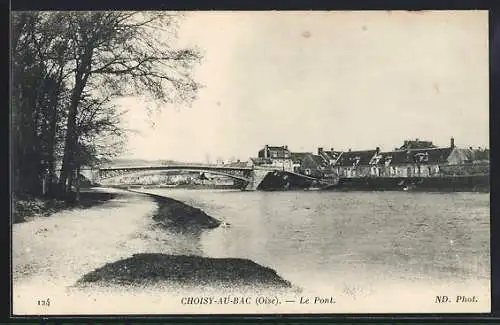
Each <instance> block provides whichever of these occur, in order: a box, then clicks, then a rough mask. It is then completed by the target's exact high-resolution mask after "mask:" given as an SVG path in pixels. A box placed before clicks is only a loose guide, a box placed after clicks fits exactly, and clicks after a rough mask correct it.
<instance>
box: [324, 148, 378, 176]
mask: <svg viewBox="0 0 500 325" xmlns="http://www.w3.org/2000/svg"><path fill="white" fill-rule="evenodd" d="M379 152H380V149H379V148H377V149H375V150H358V151H352V150H351V149H349V151H346V152H343V153H342V154H340V155H339V157H338V158H337V160H336V162H335V164H334V166H333V171H334V173H336V174H337V175H338V176H339V177H367V176H370V175H371V173H372V166H373V165H374V161H375V160H374V158H375V157H376V156H377V155H378V154H379Z"/></svg>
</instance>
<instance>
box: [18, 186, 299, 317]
mask: <svg viewBox="0 0 500 325" xmlns="http://www.w3.org/2000/svg"><path fill="white" fill-rule="evenodd" d="M96 191H97V192H102V193H110V194H112V195H113V197H114V198H113V199H111V200H108V201H106V202H104V203H103V204H101V205H97V206H93V207H90V208H88V209H73V210H63V211H59V212H57V213H55V214H52V215H51V216H50V217H47V218H34V219H32V220H31V221H29V222H24V223H18V224H14V225H13V228H12V241H13V247H12V270H13V304H14V306H13V308H14V313H15V314H16V315H23V314H66V313H94V314H95V313H102V314H106V313H109V312H110V310H111V309H108V308H107V307H106V306H107V304H106V303H105V302H106V301H107V300H108V299H109V298H112V297H111V296H113V297H115V296H116V295H118V296H120V295H123V297H121V298H120V301H121V302H123V303H124V305H125V306H128V307H127V308H129V309H126V310H122V311H121V313H134V312H136V310H135V309H134V308H135V295H136V294H137V293H141V292H147V291H151V290H152V291H155V292H156V291H157V292H165V291H164V290H166V289H164V288H165V285H166V284H168V283H169V282H174V283H177V284H180V285H191V286H194V287H195V288H197V289H196V290H198V291H199V290H205V286H209V285H210V286H212V287H217V288H221V289H224V288H228V289H231V290H235V289H236V290H238V289H239V288H238V287H235V285H238V284H241V285H243V284H244V285H248V286H250V287H251V288H253V287H269V286H273V285H274V286H278V287H282V288H288V287H290V283H288V282H287V281H285V280H283V279H281V277H279V276H278V275H277V274H276V272H275V271H273V270H271V269H268V268H266V267H264V266H261V265H259V264H256V263H254V262H252V261H250V260H247V259H237V258H234V259H233V258H226V259H217V258H211V257H207V256H203V255H204V253H203V250H202V249H201V247H200V243H199V235H200V232H201V231H204V230H208V229H212V228H214V227H216V226H217V225H218V221H217V220H216V219H215V218H212V217H210V216H208V215H207V214H205V213H204V212H203V211H201V210H199V209H196V208H193V207H190V206H188V205H186V204H183V203H182V202H180V201H176V200H172V199H168V198H164V197H161V196H154V195H149V194H145V193H136V192H129V191H123V190H118V189H104V188H99V189H96ZM183 219H189V220H188V221H186V220H183ZM179 230H180V231H179ZM86 285H88V286H86ZM127 288H129V289H130V288H132V289H133V290H135V291H134V293H133V294H131V293H130V294H128V293H127V292H128V291H127V290H129V289H127ZM162 288H163V289H162ZM167 289H168V287H167ZM106 292H108V293H107V294H106ZM40 295H41V296H40ZM96 295H99V297H100V298H99V299H97V298H93V300H92V299H90V298H91V297H96ZM34 296H36V297H38V296H40V298H43V297H50V299H51V301H52V306H51V307H50V308H41V307H40V306H37V305H36V303H34V302H33V299H34ZM42 296H43V297H42ZM113 299H114V298H113ZM127 302H128V303H127ZM154 303H155V301H154V297H151V301H150V304H151V305H152V307H154V306H153V305H154ZM177 303H178V302H177ZM137 307H138V308H139V307H141V306H137ZM141 308H142V307H141ZM154 308H155V310H159V309H161V308H159V306H157V307H154ZM42 309H43V310H42ZM146 311H147V310H146Z"/></svg>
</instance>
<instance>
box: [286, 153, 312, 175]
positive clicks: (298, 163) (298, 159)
mask: <svg viewBox="0 0 500 325" xmlns="http://www.w3.org/2000/svg"><path fill="white" fill-rule="evenodd" d="M310 154H311V153H310V152H292V153H291V157H292V167H293V172H294V173H299V174H303V173H304V170H305V169H306V168H307V167H306V166H305V165H304V162H305V160H306V157H307V156H308V155H310Z"/></svg>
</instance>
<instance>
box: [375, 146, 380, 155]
mask: <svg viewBox="0 0 500 325" xmlns="http://www.w3.org/2000/svg"><path fill="white" fill-rule="evenodd" d="M375 152H376V153H377V155H378V154H379V153H380V147H377V148H375Z"/></svg>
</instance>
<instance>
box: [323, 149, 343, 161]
mask: <svg viewBox="0 0 500 325" xmlns="http://www.w3.org/2000/svg"><path fill="white" fill-rule="evenodd" d="M341 153H342V152H341V151H326V150H324V151H323V155H322V156H323V158H325V159H327V160H337V158H338V157H339V156H340V154H341Z"/></svg>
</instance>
